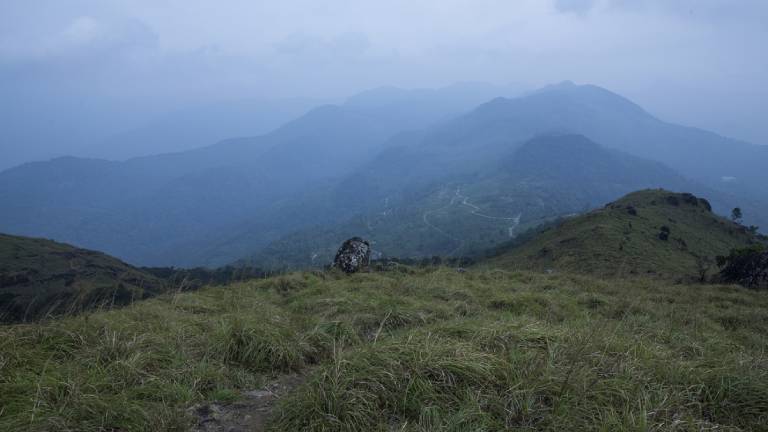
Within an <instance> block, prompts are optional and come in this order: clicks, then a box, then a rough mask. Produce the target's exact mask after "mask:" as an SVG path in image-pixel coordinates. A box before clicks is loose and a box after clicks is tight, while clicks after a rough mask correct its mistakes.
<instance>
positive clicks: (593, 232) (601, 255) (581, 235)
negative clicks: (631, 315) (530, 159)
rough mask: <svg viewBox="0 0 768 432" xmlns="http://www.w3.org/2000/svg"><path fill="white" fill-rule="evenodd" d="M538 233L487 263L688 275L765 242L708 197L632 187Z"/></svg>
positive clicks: (600, 273) (689, 277)
mask: <svg viewBox="0 0 768 432" xmlns="http://www.w3.org/2000/svg"><path fill="white" fill-rule="evenodd" d="M540 231H541V232H539V233H538V234H537V235H535V236H532V237H531V238H530V240H529V241H527V242H524V243H522V244H517V243H516V242H513V244H511V245H509V246H508V247H507V248H501V249H500V251H499V253H498V256H496V257H495V258H493V259H492V260H491V261H490V265H491V266H497V267H502V268H518V269H537V270H543V269H554V270H561V271H568V272H578V273H588V274H592V275H598V276H608V277H622V276H625V275H653V276H661V277H664V278H667V279H675V280H683V281H689V280H697V279H699V278H700V277H701V273H702V272H703V271H705V270H706V272H707V276H712V274H713V273H715V272H716V271H717V267H716V265H715V258H716V257H717V256H718V255H727V254H728V252H729V251H730V250H731V249H734V248H743V247H747V246H750V245H753V244H756V243H758V242H763V243H764V242H765V238H764V237H762V236H759V235H757V234H756V233H753V232H750V231H749V230H748V229H747V228H745V227H744V226H742V225H739V224H737V223H734V222H732V221H730V220H727V219H725V218H723V217H721V216H718V215H716V214H715V213H713V212H712V210H711V207H710V205H709V203H708V202H707V201H706V200H704V199H702V198H697V197H695V196H693V195H691V194H686V193H674V192H669V191H666V190H661V189H656V190H643V191H638V192H634V193H631V194H629V195H627V196H625V197H623V198H621V199H619V200H617V201H615V202H612V203H609V204H607V205H606V206H605V207H604V208H602V209H598V210H594V211H592V212H589V213H587V214H584V215H580V216H575V217H572V218H568V219H566V220H564V221H562V223H560V224H557V225H556V226H553V227H552V226H551V227H548V228H546V229H543V230H540Z"/></svg>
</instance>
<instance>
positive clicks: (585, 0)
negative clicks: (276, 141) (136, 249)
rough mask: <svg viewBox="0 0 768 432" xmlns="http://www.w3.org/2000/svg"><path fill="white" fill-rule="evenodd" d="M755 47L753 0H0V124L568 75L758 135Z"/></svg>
mask: <svg viewBox="0 0 768 432" xmlns="http://www.w3.org/2000/svg"><path fill="white" fill-rule="evenodd" d="M766 46H768V1H766V0H645V1H644V0H551V1H548V0H419V1H417V0H388V1H376V2H374V1H364V0H323V1H317V0H283V1H259V0H217V1H214V0H210V1H205V0H200V1H190V0H111V1H110V0H67V1H62V0H3V1H2V2H0V92H3V93H4V94H5V96H4V97H3V96H2V95H0V114H2V115H3V117H4V118H5V120H2V119H0V127H3V126H4V125H2V122H3V121H8V122H10V121H13V122H14V126H15V127H18V124H19V122H22V123H23V122H24V121H29V126H30V127H34V126H35V122H34V120H33V119H34V117H35V116H36V115H38V113H39V112H40V111H46V110H47V111H48V112H50V111H54V112H55V111H56V110H57V109H58V110H63V111H67V112H66V113H65V114H63V115H64V117H63V118H65V119H66V118H70V119H71V118H75V117H77V116H78V115H79V111H78V109H79V107H84V108H83V112H84V113H90V112H95V113H100V112H101V113H105V114H103V115H102V117H103V118H98V121H97V122H96V123H98V125H95V126H94V127H97V126H98V127H102V128H107V129H108V128H109V127H114V128H119V127H121V125H123V124H128V123H130V121H128V120H131V121H135V122H140V121H144V120H145V119H146V118H149V117H151V116H154V115H157V114H158V113H160V112H162V111H165V110H169V109H175V108H178V107H180V106H184V105H188V104H193V103H201V102H208V101H212V100H226V99H232V98H246V97H248V98H250V97H261V98H279V97H293V96H302V97H319V98H336V97H339V96H345V95H349V94H352V93H354V92H357V91H360V90H363V89H366V88H371V87H377V86H380V85H395V86H401V87H436V86H442V85H447V84H450V83H453V82H457V81H488V82H492V83H498V84H505V83H519V84H525V85H528V86H530V87H536V86H540V85H544V84H548V83H552V82H557V81H562V80H565V79H570V80H573V81H576V82H577V83H594V84H597V85H601V86H604V87H606V88H609V89H611V90H613V91H616V92H618V93H621V94H623V95H625V96H627V97H629V98H630V99H633V100H635V101H636V102H638V103H640V104H641V105H643V106H645V107H646V108H647V109H648V110H649V111H651V112H652V113H654V114H656V115H657V116H659V117H661V118H663V119H665V120H670V121H675V122H680V123H683V124H688V125H693V126H698V127H702V128H705V129H710V130H714V131H716V132H719V133H722V134H725V135H729V136H733V137H736V138H741V139H745V140H750V141H753V142H759V143H765V144H768V122H766V121H765V116H766V113H768V83H766V78H767V77H768V55H766V49H767V48H766ZM72 101H77V104H75V105H73V102H72ZM105 107H108V108H105ZM88 109H90V110H91V111H88ZM106 113H108V114H106ZM116 114H120V115H118V116H116ZM93 115H95V116H98V114H93ZM9 119H12V120H9ZM30 119H32V120H30ZM72 121H74V120H72ZM62 122H65V121H63V120H62ZM5 126H7V124H6V125H5ZM3 128H4V129H5V127H3ZM80 132H82V131H80ZM72 133H78V132H77V131H75V132H72ZM19 136H21V135H19ZM0 140H2V141H1V142H0V146H14V145H20V144H18V143H14V142H9V141H13V140H9V139H7V137H6V138H3V137H2V135H0ZM19 142H23V140H21V139H19ZM27 144H29V143H27Z"/></svg>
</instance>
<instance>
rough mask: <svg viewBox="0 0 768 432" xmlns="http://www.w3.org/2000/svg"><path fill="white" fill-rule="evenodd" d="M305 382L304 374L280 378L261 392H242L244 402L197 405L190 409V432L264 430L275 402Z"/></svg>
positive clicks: (250, 431) (253, 431)
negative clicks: (194, 422)
mask: <svg viewBox="0 0 768 432" xmlns="http://www.w3.org/2000/svg"><path fill="white" fill-rule="evenodd" d="M304 380H305V376H303V375H298V374H291V375H283V376H281V377H279V378H278V379H276V380H275V381H273V382H271V383H269V384H268V385H267V386H266V387H264V388H262V389H259V390H252V391H248V392H245V393H244V394H243V396H245V398H244V399H243V400H239V401H237V402H232V403H218V402H210V403H201V404H197V405H195V406H193V407H191V408H190V409H189V413H190V414H191V415H192V416H193V417H194V418H195V419H197V424H196V425H195V426H193V427H192V429H190V432H258V431H263V430H264V429H265V427H266V424H267V420H268V419H269V416H270V414H271V413H272V410H273V409H274V405H275V402H277V400H278V399H280V397H282V396H284V395H285V394H286V393H289V392H290V391H291V390H293V389H295V388H296V387H298V386H299V385H300V384H301V383H302V382H304Z"/></svg>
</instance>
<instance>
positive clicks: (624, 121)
mask: <svg viewBox="0 0 768 432" xmlns="http://www.w3.org/2000/svg"><path fill="white" fill-rule="evenodd" d="M493 91H498V89H493ZM468 95H469V96H468ZM487 95H488V89H487V88H486V87H482V86H481V87H480V88H479V89H478V88H476V87H473V86H463V87H460V88H459V90H457V88H448V89H442V90H439V91H437V90H436V91H411V92H408V91H401V90H397V89H391V88H382V89H377V90H375V91H372V92H368V93H364V94H361V95H359V96H358V97H355V98H351V99H350V100H348V101H347V102H346V103H344V104H341V105H327V106H322V107H318V108H315V109H313V110H310V111H309V112H308V113H306V114H305V115H303V116H301V117H299V118H297V119H295V120H293V121H291V122H288V123H287V124H285V125H283V126H282V127H280V128H278V129H276V130H275V131H273V132H270V133H268V134H265V135H262V136H258V137H253V138H237V139H229V140H224V141H221V142H219V143H217V144H215V145H212V146H208V147H202V148H198V149H194V150H190V151H184V152H178V153H169V154H163V155H158V156H148V157H141V158H134V159H129V160H127V161H124V162H111V161H105V160H98V159H82V158H71V157H70V158H60V159H55V160H52V161H49V162H38V163H31V164H26V165H22V166H19V167H16V168H13V169H10V170H6V171H4V172H2V173H0V231H5V232H9V233H12V234H20V235H32V236H43V237H48V238H53V239H55V240H59V241H66V242H69V243H72V244H76V245H78V246H83V247H88V248H93V249H97V250H102V251H106V252H108V253H110V254H113V255H115V256H117V257H120V258H121V259H124V260H126V261H128V262H131V263H135V264H140V265H177V266H191V265H208V266H216V265H222V264H227V263H231V262H234V261H236V260H239V259H246V260H249V261H253V262H256V263H258V264H262V263H267V264H271V265H275V266H294V265H296V266H299V265H307V264H310V265H313V264H314V265H317V264H324V263H325V262H327V259H328V256H329V254H330V253H332V251H333V248H334V247H335V246H337V244H338V241H339V239H342V238H343V237H345V236H349V235H351V234H363V235H367V236H368V237H370V238H371V239H372V240H373V241H374V249H375V250H376V251H377V253H379V254H382V255H387V256H392V255H397V256H431V255H464V254H472V253H474V252H476V251H480V250H484V249H485V248H488V247H492V246H494V245H499V244H502V243H503V242H505V241H508V240H509V239H510V237H514V236H515V235H516V234H517V233H519V232H521V231H522V230H524V229H527V228H530V227H533V226H535V225H537V224H540V223H542V222H545V221H547V220H551V219H553V218H555V217H558V216H562V215H565V214H571V213H578V212H583V211H586V210H589V209H592V208H594V207H596V206H599V205H601V204H602V203H603V202H606V201H610V200H613V199H616V198H618V197H620V196H622V195H623V194H625V193H627V192H630V191H632V190H636V189H641V188H658V187H664V188H668V189H672V190H679V191H680V190H686V191H690V192H694V193H697V194H702V195H705V196H708V197H710V198H711V202H712V206H713V208H714V210H715V211H716V212H719V213H721V214H725V213H726V212H729V211H730V209H731V208H732V207H736V206H740V207H741V208H742V209H743V210H744V214H745V220H746V221H747V222H748V223H754V224H758V225H762V226H768V190H766V189H765V188H764V187H761V186H762V185H765V184H768V171H766V170H764V169H763V167H764V166H765V165H766V163H767V162H768V147H766V146H759V145H753V144H748V143H744V142H739V141H736V140H731V139H728V138H724V137H721V136H718V135H716V134H713V133H709V132H706V131H702V130H698V129H694V128H687V127H682V126H677V125H673V124H669V123H665V122H663V121H661V120H658V119H656V118H655V117H653V116H652V115H650V114H649V113H647V112H646V111H644V110H643V109H642V108H640V107H639V106H637V105H636V104H634V103H632V102H631V101H629V100H627V99H625V98H623V97H621V96H619V95H616V94H614V93H611V92H610V91H608V90H605V89H602V88H599V87H595V86H590V85H575V84H573V83H570V82H565V83H561V84H558V85H553V86H549V87H545V88H543V89H540V90H537V91H535V92H531V93H529V94H526V95H524V96H520V97H514V98H494V99H492V100H489V101H487V102H485V103H482V104H479V105H478V106H472V105H471V104H474V103H480V101H479V100H487V99H490V98H487V99H481V98H486V96H487ZM478 99H479V100H478ZM449 102H450V103H449Z"/></svg>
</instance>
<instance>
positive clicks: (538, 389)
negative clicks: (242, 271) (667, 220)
mask: <svg viewBox="0 0 768 432" xmlns="http://www.w3.org/2000/svg"><path fill="white" fill-rule="evenodd" d="M766 323H768V299H766V297H765V296H764V295H763V294H762V293H759V292H755V291H750V290H746V289H741V288H738V287H733V286H685V285H682V286H681V285H675V286H671V285H666V284H664V283H658V282H656V281H651V280H646V279H625V280H595V279H590V278H587V277H580V276H571V275H545V274H535V273H527V272H509V271H501V270H483V269H476V270H470V271H469V272H467V273H457V272H455V271H454V270H452V269H447V268H433V269H425V270H418V271H416V270H412V269H409V268H407V267H400V268H399V270H398V271H392V272H387V273H370V274H358V275H355V276H351V277H349V276H345V275H340V274H337V273H295V274H290V275H285V276H280V277H274V278H269V279H266V280H259V281H251V282H246V283H237V284H233V285H230V286H228V287H224V288H208V289H204V290H200V291H197V292H194V293H180V294H173V295H170V294H169V295H163V296H161V297H159V298H154V299H149V300H146V301H143V302H140V303H136V304H133V305H131V306H128V307H126V308H123V309H120V310H113V311H103V312H97V313H93V314H90V315H81V316H76V317H70V318H66V319H62V320H57V321H55V322H47V323H41V324H25V325H13V326H4V327H0V406H2V407H3V409H2V410H0V429H2V430H22V429H23V430H41V431H42V430H78V431H83V432H87V431H102V430H130V431H158V430H187V429H188V428H189V427H190V426H191V425H192V424H193V423H194V422H195V421H196V419H195V417H194V415H193V412H191V411H188V410H187V408H189V407H191V406H192V405H194V404H196V403H200V402H206V401H209V402H210V401H218V404H219V405H220V406H223V407H225V409H226V407H227V406H234V405H229V404H231V403H233V402H237V401H238V400H244V399H247V398H248V396H247V395H246V392H247V391H249V390H254V389H260V388H264V387H265V386H266V385H267V384H268V383H269V382H272V381H273V380H275V379H279V377H281V376H284V375H285V374H298V378H297V380H298V381H303V384H301V385H300V386H299V387H298V388H296V389H294V390H293V391H291V392H289V393H288V394H287V395H286V396H284V397H283V398H282V399H281V400H280V401H279V404H278V406H277V407H276V408H275V410H274V411H272V413H271V414H270V416H269V424H270V425H271V428H272V430H281V431H296V430H308V431H320V430H341V431H355V430H382V431H384V430H393V429H394V430H406V431H423V430H455V431H465V430H488V431H501V430H524V429H525V430H528V429H535V430H549V431H561V430H611V431H621V430H627V431H629V430H633V431H634V430H686V431H698V430H703V429H707V430H708V429H718V430H729V431H737V430H752V431H761V430H768V427H766V424H768V422H766V415H768V414H766V413H768V373H766V368H765V346H766V343H768V340H766V335H767V334H768V327H766Z"/></svg>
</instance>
